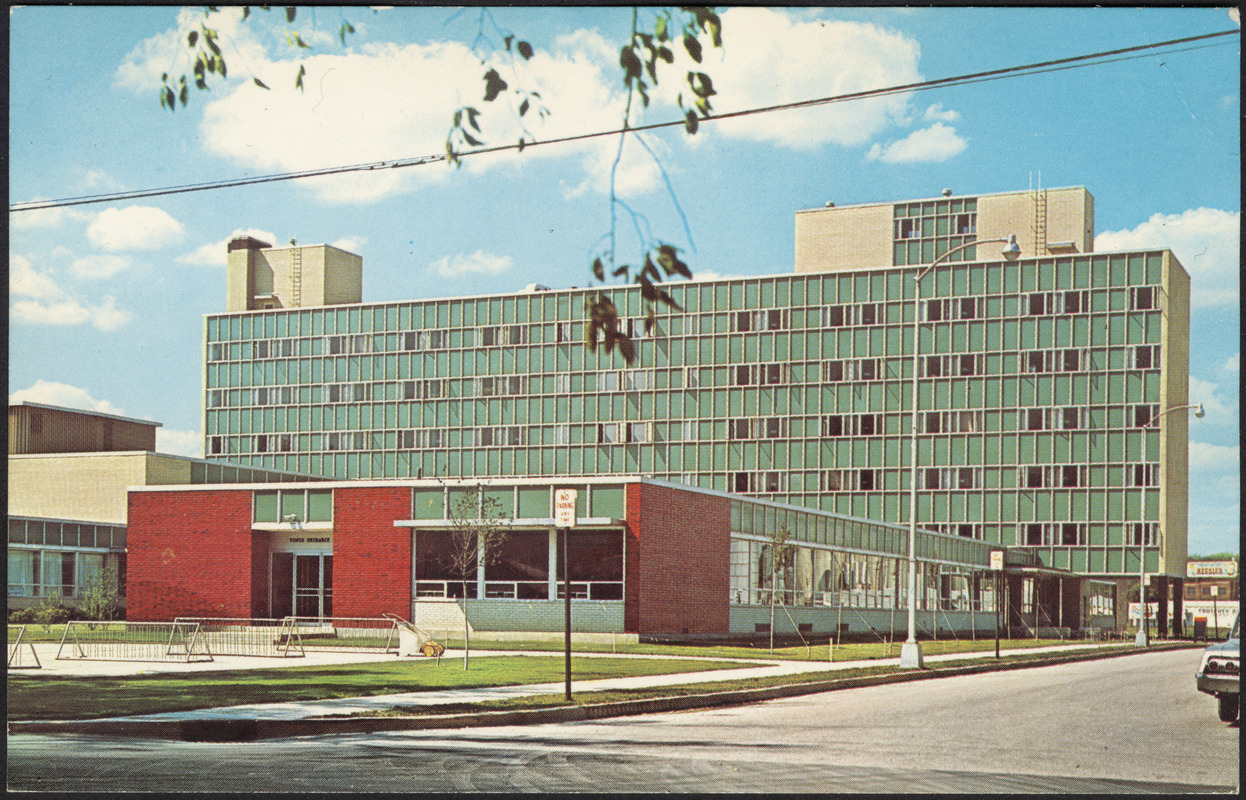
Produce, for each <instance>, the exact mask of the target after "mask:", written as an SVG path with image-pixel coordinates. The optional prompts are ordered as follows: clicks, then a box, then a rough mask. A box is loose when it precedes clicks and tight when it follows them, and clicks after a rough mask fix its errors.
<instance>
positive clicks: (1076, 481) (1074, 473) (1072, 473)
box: [1057, 465, 1085, 489]
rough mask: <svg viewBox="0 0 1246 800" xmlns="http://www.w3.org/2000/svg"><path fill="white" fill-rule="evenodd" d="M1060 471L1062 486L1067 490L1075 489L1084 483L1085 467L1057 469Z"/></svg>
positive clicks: (1069, 466) (1068, 466)
mask: <svg viewBox="0 0 1246 800" xmlns="http://www.w3.org/2000/svg"><path fill="white" fill-rule="evenodd" d="M1057 469H1058V470H1059V471H1060V486H1062V487H1064V488H1066V489H1075V488H1077V487H1079V486H1081V485H1083V483H1084V478H1083V476H1084V472H1085V468H1084V467H1078V466H1071V465H1066V466H1063V467H1057Z"/></svg>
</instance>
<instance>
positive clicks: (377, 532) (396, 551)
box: [333, 487, 411, 619]
mask: <svg viewBox="0 0 1246 800" xmlns="http://www.w3.org/2000/svg"><path fill="white" fill-rule="evenodd" d="M410 518H411V489H410V488H405V487H392V488H390V487H368V488H359V489H335V490H334V492H333V615H334V616H335V617H379V616H380V615H381V614H382V613H383V612H389V613H391V614H397V615H398V616H400V617H402V618H403V619H409V618H410V616H411V529H410V528H395V527H394V520H399V519H410Z"/></svg>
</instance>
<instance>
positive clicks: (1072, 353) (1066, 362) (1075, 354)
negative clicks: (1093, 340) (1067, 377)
mask: <svg viewBox="0 0 1246 800" xmlns="http://www.w3.org/2000/svg"><path fill="white" fill-rule="evenodd" d="M1081 356H1082V351H1080V350H1065V351H1064V352H1063V354H1062V357H1063V363H1062V364H1061V367H1062V369H1063V370H1064V371H1065V372H1077V371H1078V370H1080V369H1081V368H1082V358H1081Z"/></svg>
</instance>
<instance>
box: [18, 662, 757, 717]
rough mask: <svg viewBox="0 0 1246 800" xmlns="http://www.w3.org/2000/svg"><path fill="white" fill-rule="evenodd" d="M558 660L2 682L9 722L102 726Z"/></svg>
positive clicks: (491, 675)
mask: <svg viewBox="0 0 1246 800" xmlns="http://www.w3.org/2000/svg"><path fill="white" fill-rule="evenodd" d="M749 666H756V665H755V664H754V663H750V662H731V661H722V660H709V659H679V660H675V659H639V658H608V657H593V658H575V657H573V658H572V659H571V671H572V676H573V677H574V678H575V679H576V680H591V679H595V678H618V677H625V676H636V675H667V674H671V673H679V672H699V671H702V670H712V669H732V668H741V667H749ZM563 675H564V673H563V660H562V659H561V658H533V657H531V656H477V657H475V658H473V659H472V660H471V668H470V669H467V670H464V669H463V668H462V664H461V662H459V661H451V660H445V659H443V660H442V662H441V664H440V665H439V664H437V663H436V662H435V661H431V660H419V661H410V660H403V661H398V660H394V661H384V662H374V663H365V664H334V665H325V666H315V667H286V668H276V669H263V670H222V671H214V672H195V673H178V674H163V675H159V676H146V675H140V676H124V677H100V676H89V677H85V676H84V677H77V676H69V675H37V676H36V675H15V674H13V673H10V674H9V676H8V718H9V719H10V720H12V721H18V720H52V719H101V718H104V717H117V716H129V715H133V714H155V713H161V712H169V711H190V710H194V709H201V708H215V707H220V706H236V705H246V704H250V703H284V702H298V701H304V700H324V699H330V698H340V697H364V696H372V695H384V694H397V693H400V692H419V691H432V690H441V689H462V688H475V687H486V686H516V685H522V684H529V683H550V682H556V681H560V680H562V678H563Z"/></svg>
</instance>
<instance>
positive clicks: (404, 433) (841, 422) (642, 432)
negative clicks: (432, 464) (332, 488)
mask: <svg viewBox="0 0 1246 800" xmlns="http://www.w3.org/2000/svg"><path fill="white" fill-rule="evenodd" d="M1130 410H1131V411H1132V416H1133V422H1134V426H1133V427H1135V428H1143V427H1146V426H1147V425H1149V423H1150V421H1151V419H1152V415H1153V414H1154V410H1155V407H1154V406H1151V405H1141V406H1133V407H1131V409H1130ZM1010 413H1011V412H1008V411H1004V412H995V411H992V412H989V414H988V412H986V411H927V412H922V413H921V414H920V415H919V416H918V420H919V422H918V430H919V432H921V433H926V434H952V433H998V432H1002V431H1001V430H995V431H988V430H987V425H986V423H987V420H988V418H989V417H990V418H996V419H999V418H1000V417H1002V416H1005V415H1008V414H1010ZM1018 414H1019V420H1018V421H1019V428H1017V429H1015V430H1021V431H1026V432H1041V431H1071V430H1104V428H1103V427H1102V426H1097V425H1091V424H1089V423H1090V422H1091V421H1092V420H1091V409H1088V408H1086V407H1083V406H1070V407H1066V408H1030V409H1021V410H1020V411H1019V412H1018ZM905 416H906V415H904V414H878V413H867V414H824V415H821V416H816V417H809V418H807V419H802V420H800V421H801V422H803V423H805V427H804V430H805V435H806V437H809V436H814V434H813V433H810V432H809V431H810V428H809V425H808V423H809V422H811V421H816V423H815V424H816V425H817V431H818V433H817V434H816V435H817V436H818V437H820V438H823V439H828V438H838V437H865V436H883V435H896V434H897V433H901V432H902V428H903V423H904V421H905ZM887 418H891V419H893V420H895V421H896V422H897V423H898V426H897V428H896V429H895V430H892V431H887V430H885V429H884V427H883V423H884V420H885V419H887ZM702 422H705V421H704V420H677V421H669V422H664V423H661V424H662V425H663V428H662V430H664V431H666V432H667V433H666V436H662V435H655V433H654V430H655V424H658V423H655V422H653V421H632V422H628V421H615V422H602V423H596V424H593V423H588V424H587V425H578V424H577V425H576V430H577V431H581V430H594V429H595V430H596V431H597V436H596V437H595V441H596V442H597V443H599V444H606V443H619V442H632V443H645V442H657V441H698V440H701V439H706V437H704V436H702V435H700V429H699V427H698V424H699V423H702ZM726 422H727V426H726V431H725V435H726V439H727V440H728V441H749V440H762V441H766V440H771V441H773V440H783V439H790V438H791V435H792V434H791V431H792V425H791V422H792V418H790V417H736V418H729V419H727V420H726ZM553 428H554V439H553V441H552V443H553V444H571V443H574V444H581V443H584V442H588V441H594V439H593V437H588V438H584V439H577V440H576V441H572V440H571V438H570V431H571V425H570V424H568V423H561V424H555V425H554V426H553ZM480 429H482V428H481V426H474V425H473V426H471V427H468V428H463V429H460V431H461V432H462V434H463V436H465V437H466V438H465V439H462V440H461V443H460V444H458V445H455V446H458V447H472V446H474V444H476V443H474V442H473V441H471V435H470V434H471V431H473V430H480ZM421 430H424V431H435V433H431V432H430V433H420V432H419V431H421ZM707 430H708V431H709V433H710V436H709V438H708V439H706V440H707V441H714V439H713V433H712V429H707ZM1010 430H1013V429H1010ZM442 431H443V429H404V430H399V431H398V434H399V436H401V437H402V438H401V439H400V440H399V441H398V442H397V443H394V444H391V445H390V446H389V447H386V446H385V445H384V444H383V442H384V441H385V440H384V438H383V437H384V433H385V432H384V431H375V430H374V431H321V432H316V433H312V432H307V433H274V434H264V435H260V436H257V437H255V442H256V445H255V449H254V450H253V451H252V452H257V453H267V452H274V453H275V452H294V451H296V450H297V451H310V450H320V449H326V450H384V449H394V448H395V447H397V448H399V449H402V448H407V449H415V448H418V449H423V448H424V447H442V446H449V442H448V440H446V439H444V437H443V433H442ZM676 431H678V434H679V436H678V438H673V434H674V433H675V432H676ZM321 436H327V437H328V439H327V440H325V446H324V447H323V448H322V447H317V446H316V444H317V442H319V441H320V439H319V437H321ZM296 437H297V438H296ZM310 437H317V438H315V439H313V438H310ZM226 438H227V437H225V436H220V435H214V436H210V437H209V450H208V452H209V453H210V454H211V455H220V454H222V453H224V452H226V451H225V450H223V449H221V448H222V447H224V444H223V442H224V441H225V439H226ZM504 438H505V439H506V440H508V441H509V439H510V437H504ZM420 442H428V444H419V443H420ZM478 443H479V444H494V443H495V442H494V441H492V440H491V441H480V442H478ZM523 443H525V442H524V441H522V440H521V441H519V442H514V444H523ZM532 443H533V444H538V445H539V444H542V443H544V444H550V443H551V442H542V441H541V439H540V437H538V438H537V439H536V440H535V441H533V442H532Z"/></svg>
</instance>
